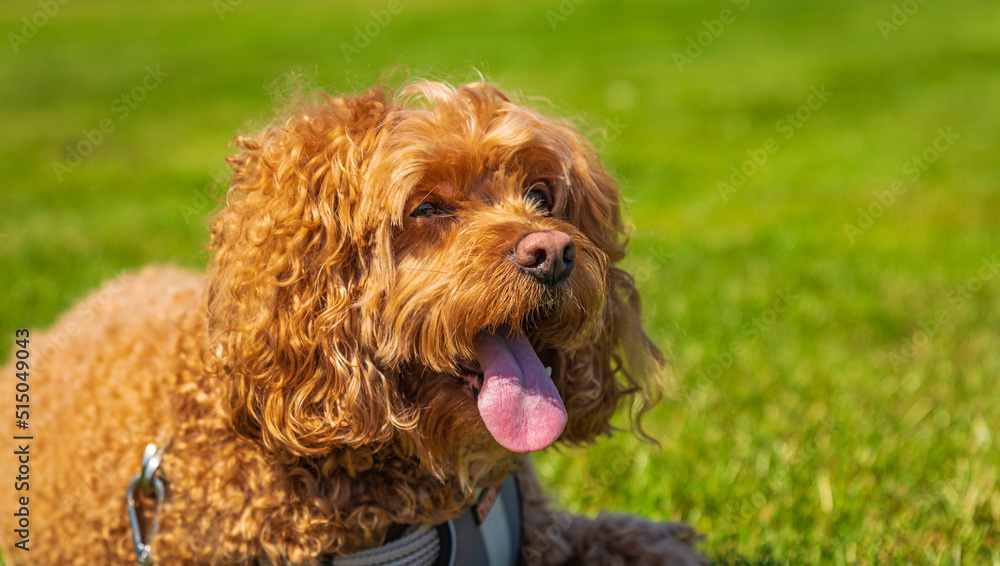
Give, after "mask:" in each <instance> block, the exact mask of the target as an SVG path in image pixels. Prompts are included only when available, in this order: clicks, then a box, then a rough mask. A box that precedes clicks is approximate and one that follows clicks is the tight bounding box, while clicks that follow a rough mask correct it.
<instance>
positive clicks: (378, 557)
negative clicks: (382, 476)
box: [318, 476, 521, 566]
mask: <svg viewBox="0 0 1000 566" xmlns="http://www.w3.org/2000/svg"><path fill="white" fill-rule="evenodd" d="M520 549H521V491H520V488H519V486H518V483H517V476H510V477H508V478H507V479H506V480H504V482H503V483H501V484H500V485H498V486H494V487H491V488H489V489H486V490H482V491H481V492H480V494H479V497H478V499H477V501H476V503H475V504H474V505H472V506H471V507H469V508H467V509H466V510H465V511H463V512H462V514H461V515H459V516H458V517H456V518H455V519H452V520H450V521H447V522H445V523H441V524H440V525H436V526H434V527H428V526H411V527H409V528H407V529H406V530H405V532H404V534H403V536H401V537H400V538H397V539H396V540H393V541H391V542H388V543H386V544H384V545H382V546H379V547H376V548H370V549H368V550H363V551H361V552H355V553H354V554H349V555H347V556H333V555H327V556H323V557H321V558H320V560H319V562H318V564H319V565H320V566H402V565H406V566H471V565H475V566H480V565H482V566H487V565H488V566H514V565H515V564H517V556H518V554H519V552H520Z"/></svg>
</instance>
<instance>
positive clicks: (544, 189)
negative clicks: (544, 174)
mask: <svg viewBox="0 0 1000 566" xmlns="http://www.w3.org/2000/svg"><path fill="white" fill-rule="evenodd" d="M550 190H551V189H550V188H549V184H548V183H546V182H545V181H537V182H535V183H534V184H532V185H531V186H530V187H528V193H527V194H526V195H525V196H526V197H527V199H528V201H529V202H531V203H532V204H533V205H534V206H535V207H536V208H538V209H540V210H542V211H543V212H552V198H551V197H550V196H549V194H550V193H549V191H550Z"/></svg>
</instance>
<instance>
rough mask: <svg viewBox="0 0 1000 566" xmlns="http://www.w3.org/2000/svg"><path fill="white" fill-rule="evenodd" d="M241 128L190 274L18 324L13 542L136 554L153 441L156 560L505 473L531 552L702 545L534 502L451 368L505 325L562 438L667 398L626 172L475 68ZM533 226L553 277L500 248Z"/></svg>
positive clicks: (314, 537) (92, 556)
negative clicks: (645, 304) (24, 342)
mask: <svg viewBox="0 0 1000 566" xmlns="http://www.w3.org/2000/svg"><path fill="white" fill-rule="evenodd" d="M237 144H238V146H239V148H240V152H239V153H238V154H237V155H235V156H233V157H231V158H230V164H231V166H232V168H233V170H234V175H233V181H232V187H231V189H230V191H229V194H228V196H227V198H226V202H225V205H224V207H223V209H222V210H221V211H220V212H219V213H218V214H217V215H216V216H215V217H214V218H213V220H212V222H211V228H212V247H213V249H214V250H215V256H214V260H213V263H212V266H211V268H210V270H209V273H208V277H207V278H205V277H203V276H200V275H196V274H193V273H188V272H184V271H180V270H176V269H172V268H155V267H154V268H147V269H145V270H143V271H141V272H140V273H138V274H137V275H130V276H124V277H122V278H120V279H119V280H116V281H113V282H112V283H110V284H109V285H108V286H106V287H105V288H103V289H102V290H101V291H98V292H97V293H96V294H95V295H94V297H93V298H91V299H88V300H87V301H85V302H84V303H82V304H81V305H80V306H78V307H77V308H76V309H74V310H73V311H71V312H70V313H68V314H67V315H66V316H65V317H63V318H62V319H61V320H60V321H59V322H58V323H57V324H56V326H55V327H54V328H52V329H51V330H50V331H49V332H48V333H47V334H45V335H43V336H36V337H33V338H32V342H31V347H32V349H33V351H37V352H40V354H39V355H37V356H35V358H34V359H36V360H37V359H39V358H44V359H43V360H42V362H41V363H39V364H36V365H35V366H34V367H33V368H32V377H31V379H32V388H33V389H32V391H33V394H34V395H35V401H36V403H37V406H38V407H39V408H41V409H40V412H38V413H36V414H35V415H33V416H32V421H31V422H32V427H33V431H32V432H33V433H34V434H35V435H36V437H37V438H38V440H37V441H36V442H35V443H34V444H33V448H32V449H33V450H35V452H33V453H32V478H33V483H32V492H31V505H32V513H33V520H34V522H33V530H32V539H31V547H32V550H31V551H30V552H28V553H25V552H23V551H19V550H13V549H11V545H12V544H13V540H12V535H11V533H12V529H13V526H12V524H11V522H10V521H11V516H10V514H9V513H4V514H0V540H2V541H3V544H4V548H5V552H6V553H7V556H8V560H10V561H13V563H15V564H20V563H25V564H29V563H31V564H55V563H65V564H118V563H121V564H125V563H131V561H132V560H134V555H133V553H132V548H131V542H130V535H129V528H128V522H127V518H126V515H125V508H124V501H123V495H124V490H125V486H126V485H127V483H128V480H129V479H130V478H131V476H132V475H134V474H135V473H136V472H137V471H138V470H137V468H138V464H139V462H138V461H139V459H140V455H141V453H142V450H143V447H144V446H145V445H146V443H148V442H152V441H157V442H161V443H167V442H169V448H168V451H167V453H166V456H165V458H164V460H163V464H162V466H161V472H162V475H163V477H164V478H165V479H166V481H167V483H168V488H169V489H168V496H167V499H166V502H165V504H164V507H163V509H162V512H161V516H160V534H159V535H158V536H157V538H156V541H155V546H154V548H155V556H156V559H157V563H158V564H256V563H257V562H256V561H257V560H258V558H261V557H263V558H265V559H266V560H269V561H270V563H273V564H282V563H288V562H293V563H303V564H308V563H310V562H312V561H314V560H315V558H316V557H317V556H318V555H320V554H321V553H349V552H353V551H357V550H360V549H364V548H368V547H372V546H375V545H378V544H380V543H381V542H382V541H383V539H384V537H385V536H386V533H387V531H388V529H389V527H390V526H391V525H392V524H394V523H404V524H435V523H439V522H441V521H444V520H447V519H449V518H452V517H455V516H456V515H457V514H458V513H460V512H461V510H462V509H464V508H465V507H467V506H468V505H469V504H471V503H472V501H473V497H474V494H475V490H476V489H477V488H478V487H482V486H488V485H493V484H496V483H498V482H500V481H501V480H502V479H503V478H504V477H505V476H507V475H509V474H511V473H519V474H520V475H521V479H522V485H523V486H524V491H525V550H524V552H523V553H522V561H524V562H526V563H530V564H583V563H588V564H589V563H602V564H618V563H636V564H663V563H677V564H694V563H701V559H700V558H699V557H698V556H697V555H696V554H694V553H693V552H692V550H691V549H692V548H693V546H694V542H695V535H694V533H693V532H692V531H691V530H690V529H689V528H688V527H685V526H682V525H659V524H656V523H651V522H647V521H644V520H642V519H637V518H630V517H621V516H601V517H598V518H597V519H586V518H583V517H576V516H568V515H560V514H559V513H558V512H555V511H553V510H551V509H550V508H549V507H548V505H547V504H546V503H545V500H544V498H543V497H542V496H541V493H540V490H539V488H538V485H537V481H536V480H535V479H534V476H533V473H532V471H531V469H530V461H529V460H528V459H526V458H525V457H524V456H523V455H521V454H515V453H513V452H511V451H509V450H507V449H506V448H504V447H503V446H501V445H500V444H499V443H498V442H497V441H496V440H494V437H493V436H492V435H491V431H490V430H488V429H487V427H486V426H485V425H484V422H483V419H482V418H481V416H480V412H479V409H477V404H476V396H477V394H478V393H479V392H478V390H477V388H476V384H475V383H470V379H469V378H462V379H456V376H460V375H461V374H462V372H463V371H464V370H463V364H468V363H475V362H476V360H477V350H476V346H475V344H474V342H475V341H476V340H477V335H481V333H482V332H495V333H502V332H515V331H522V332H523V333H524V334H525V335H526V336H527V337H528V339H529V340H530V343H531V345H532V347H533V349H534V350H535V352H537V355H538V357H539V359H540V360H541V361H542V362H543V363H544V364H546V365H548V366H550V367H551V368H552V381H553V383H554V384H555V388H556V389H557V390H558V393H559V396H560V397H561V399H562V401H563V403H564V405H565V410H566V415H567V420H566V424H565V428H564V429H563V430H562V434H561V436H559V441H560V442H565V443H572V444H579V443H585V442H588V441H590V440H592V439H593V438H594V437H595V436H597V435H601V434H607V433H609V432H610V431H611V426H610V424H609V419H610V418H611V416H612V414H613V413H614V412H615V411H616V410H617V409H618V408H619V407H621V406H622V405H623V403H624V402H625V401H626V400H629V399H632V398H633V397H636V398H638V399H639V400H640V401H639V403H638V405H635V404H632V403H629V405H630V408H635V407H638V410H637V411H636V414H635V415H634V416H635V418H636V419H638V417H639V416H641V413H642V412H643V411H644V410H645V409H646V408H648V406H649V405H650V404H652V403H653V402H655V401H656V397H655V396H656V394H655V387H653V386H652V385H651V384H650V383H651V382H650V379H651V377H653V376H656V375H657V374H658V373H659V372H660V370H661V369H662V367H661V366H662V358H661V355H660V353H659V351H658V350H657V349H656V347H655V346H654V345H653V344H652V342H651V341H650V340H649V339H648V338H647V337H646V334H645V333H644V332H643V330H642V327H641V316H640V304H639V298H638V294H637V293H636V290H635V286H634V284H633V282H632V279H631V277H630V276H629V275H628V274H627V273H625V272H624V271H622V270H621V269H619V268H618V267H616V264H617V263H618V262H619V261H620V260H621V259H622V258H623V257H624V255H625V242H624V234H623V225H622V218H621V211H620V203H619V195H618V192H617V189H616V188H615V185H614V183H613V181H612V179H611V178H610V176H609V175H608V174H607V173H606V172H605V171H604V169H603V167H602V166H601V164H600V162H599V160H598V158H597V156H596V154H595V152H594V151H593V149H592V147H591V146H590V145H589V144H588V142H587V141H586V140H585V139H584V138H583V137H582V136H581V135H580V134H579V133H578V132H577V131H576V130H575V129H574V128H572V127H571V126H570V125H568V124H567V123H565V122H562V121H559V120H553V119H550V118H546V117H544V116H542V115H540V114H538V113H536V112H534V111H532V110H529V109H527V108H525V107H523V106H519V105H517V104H514V103H511V102H510V101H509V100H508V98H507V97H506V96H505V95H503V94H501V93H500V92H499V91H497V90H495V89H494V88H492V87H489V86H486V85H482V84H470V85H465V86H463V87H460V88H452V87H450V86H447V85H444V84H441V83H418V84H413V85H410V86H407V87H404V88H402V89H400V90H399V91H392V90H391V89H387V88H381V89H371V90H369V91H366V92H365V93H363V94H361V95H359V96H355V97H343V98H326V100H325V101H324V102H322V103H318V104H314V105H312V106H306V107H302V108H299V109H298V110H297V111H296V112H294V113H293V114H292V115H291V116H290V117H288V118H287V119H286V120H284V122H283V123H280V124H275V125H273V126H272V127H269V128H267V129H265V130H264V131H263V132H261V133H259V134H258V135H256V136H252V137H240V138H237ZM539 183H540V184H539ZM531 186H535V187H542V189H540V190H542V191H543V192H544V196H545V197H546V198H547V201H546V202H545V204H546V206H545V207H543V206H541V205H540V204H539V202H540V201H538V200H537V199H536V200H532V199H531V198H529V197H530V195H529V194H527V193H526V187H531ZM543 200H544V199H543ZM422 203H433V204H434V207H436V208H435V210H437V211H439V212H440V214H439V213H435V214H433V215H414V214H415V213H414V211H415V209H416V208H417V207H419V206H421V205H422ZM539 231H543V232H544V231H548V232H561V233H563V234H566V235H568V236H569V237H570V238H572V240H573V242H575V246H576V250H577V255H576V261H575V268H574V269H573V270H572V273H571V274H570V275H569V277H568V278H567V279H565V280H564V281H562V282H560V283H558V284H557V285H556V284H540V283H539V281H537V280H535V279H532V277H530V276H526V275H525V273H524V270H521V269H519V267H518V265H517V264H516V262H514V261H512V260H511V254H512V251H511V250H512V249H515V248H516V246H517V245H518V242H519V241H520V239H521V238H523V237H524V236H525V235H526V234H530V233H533V232H539ZM4 371H5V373H4V375H9V374H10V373H11V369H10V367H8V368H6V369H5V370H4ZM472 381H474V380H472ZM9 421H10V419H0V435H2V436H4V437H10V436H11V435H12V434H13V431H12V430H9V429H8V428H4V427H10V426H11V424H12V423H10V422H9ZM0 463H2V466H3V469H4V470H10V469H11V467H12V466H13V461H12V460H11V458H10V454H9V453H4V454H2V455H0ZM12 487H13V486H11V485H8V484H7V482H4V483H3V485H2V486H0V500H2V501H11V500H14V497H15V495H14V492H13V491H12ZM563 523H565V526H561V525H562V524H563ZM556 527H558V528H556ZM552 533H557V534H555V535H553V534H552ZM542 547H544V548H542ZM532 550H534V551H532Z"/></svg>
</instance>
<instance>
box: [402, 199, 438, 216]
mask: <svg viewBox="0 0 1000 566" xmlns="http://www.w3.org/2000/svg"><path fill="white" fill-rule="evenodd" d="M444 213H445V211H444V210H443V209H442V208H441V207H440V206H438V205H436V204H434V203H433V202H422V203H420V204H418V205H417V208H414V209H413V212H411V213H410V216H412V217H414V218H420V217H422V216H437V215H439V214H444Z"/></svg>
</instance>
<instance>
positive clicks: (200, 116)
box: [0, 0, 1000, 564]
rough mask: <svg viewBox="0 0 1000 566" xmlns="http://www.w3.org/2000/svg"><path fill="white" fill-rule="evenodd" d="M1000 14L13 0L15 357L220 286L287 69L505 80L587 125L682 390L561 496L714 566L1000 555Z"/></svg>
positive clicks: (934, 7) (3, 227)
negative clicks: (178, 292)
mask: <svg viewBox="0 0 1000 566" xmlns="http://www.w3.org/2000/svg"><path fill="white" fill-rule="evenodd" d="M998 24H1000V4H997V3H996V2H989V1H986V0H982V1H976V0H952V1H950V2H947V3H946V2H940V1H937V0H930V1H927V0H905V1H903V0H877V1H874V2H873V1H861V0H841V1H838V2H832V1H825V2H796V1H792V0H773V1H770V2H766V3H765V2H762V1H758V0H678V1H666V2H656V3H652V2H650V3H643V2H630V1H625V2H611V1H600V0H586V1H583V0H542V1H524V2H485V3H466V2H457V1H453V2H449V1H439V2H419V3H418V2H412V1H410V0H393V1H391V2H383V1H381V0H374V1H371V2H362V3H350V4H347V3H344V5H340V6H337V7H332V6H331V4H330V3H328V2H319V1H313V2H308V1H307V2H296V3H285V4H284V5H280V6H279V4H277V3H264V2H258V1H253V0H199V1H187V0H184V1H174V2H169V3H167V2H158V3H130V2H108V1H99V0H92V1H87V2H84V1H82V0H77V1H72V2H71V1H68V0H40V1H37V2H4V3H2V4H0V31H2V32H3V33H4V35H5V38H6V41H5V42H4V43H3V44H2V45H0V124H2V128H3V135H2V136H0V171H2V173H3V177H2V181H0V211H2V212H0V214H2V216H0V273H2V282H3V284H2V285H0V325H2V326H0V337H3V336H6V337H8V338H5V339H3V340H2V341H0V344H2V345H0V355H2V356H3V357H6V356H7V355H8V353H9V352H10V349H11V346H12V343H13V339H14V338H13V336H14V329H15V328H18V327H29V328H31V329H42V328H44V327H46V326H48V325H49V324H51V323H52V322H53V320H54V319H55V317H56V316H57V315H58V313H60V312H61V311H63V310H64V309H66V308H67V307H68V306H69V305H71V304H72V303H74V302H75V301H77V300H79V299H80V298H81V297H82V296H84V295H85V294H86V293H87V292H88V290H92V289H94V288H95V287H96V286H97V285H98V284H100V282H102V281H104V280H107V279H110V278H113V277H115V276H116V275H117V274H119V273H120V272H121V271H122V270H129V269H134V268H136V267H138V266H141V265H143V264H147V263H151V262H159V263H175V264H180V265H183V266H187V267H190V268H193V269H198V270H201V269H204V267H205V266H206V264H207V262H208V254H207V252H206V251H205V245H206V243H207V240H208V234H207V230H206V223H205V217H206V215H207V214H209V213H210V212H211V211H212V210H214V209H215V201H214V200H213V199H212V194H213V191H214V193H215V194H216V195H218V194H220V192H221V191H222V190H223V189H224V186H225V182H226V181H227V177H226V174H227V168H226V166H225V162H224V159H225V157H226V155H227V154H228V153H229V152H230V151H231V150H232V148H231V147H230V146H228V145H227V144H228V143H229V140H230V139H231V138H232V137H233V136H234V135H236V134H238V133H241V132H247V131H251V130H252V129H253V128H254V127H257V126H260V125H261V124H264V123H266V122H267V120H268V119H269V118H270V117H271V116H272V112H273V107H274V104H275V93H279V96H278V98H280V93H281V92H282V88H283V87H282V86H281V85H282V84H284V83H285V77H287V76H288V75H289V74H290V73H297V74H298V75H300V76H302V77H305V81H306V82H308V83H310V84H314V85H316V86H317V88H321V89H323V90H325V91H327V92H330V93H334V94H339V93H347V92H355V91H359V90H363V89H365V88H367V87H369V86H372V85H373V84H375V83H376V82H377V81H378V80H379V79H380V77H385V76H386V73H387V71H392V73H391V76H392V77H395V79H393V80H394V81H396V82H400V81H405V80H406V76H410V77H412V78H433V79H443V80H447V81H450V82H454V83H462V82H467V81H470V80H478V77H479V76H480V75H482V76H483V77H485V78H486V79H487V80H488V81H491V82H493V83H495V84H498V85H500V86H501V87H502V88H504V89H505V90H508V91H511V92H515V93H519V94H520V95H521V96H522V97H524V99H527V100H536V99H538V100H539V101H538V102H537V104H538V106H539V107H541V108H543V109H544V110H545V111H546V112H548V113H550V114H551V113H558V114H560V115H562V116H565V117H568V118H571V119H573V120H574V121H575V122H576V123H578V124H580V125H581V127H582V128H583V129H584V131H586V132H588V133H589V134H590V137H591V139H592V140H593V142H594V144H595V145H596V146H597V147H598V149H599V150H600V152H601V154H602V156H603V157H604V159H605V160H606V163H607V164H608V166H609V168H610V169H611V171H612V172H613V173H614V175H615V176H616V177H617V178H618V179H619V181H620V184H621V188H622V191H623V193H624V194H625V195H626V196H627V198H628V199H629V201H630V204H629V205H628V215H629V216H630V218H631V220H632V223H633V225H634V226H633V237H632V242H631V251H632V253H631V256H630V257H629V259H628V260H627V266H628V268H629V269H630V270H631V271H632V272H633V273H634V274H635V276H636V279H637V281H638V283H639V286H640V290H641V291H642V294H643V297H644V302H645V307H646V315H647V317H648V323H647V327H648V328H649V330H650V332H651V333H652V334H653V335H654V336H655V338H656V340H657V342H658V343H659V344H660V345H661V346H662V347H663V348H664V349H665V350H667V351H668V352H669V355H670V358H671V360H672V364H673V366H674V369H675V371H674V373H675V374H676V379H675V382H674V383H673V384H672V385H671V386H670V388H669V389H668V391H667V397H666V399H665V400H664V401H663V402H662V403H661V404H660V405H659V406H658V407H657V408H656V409H655V410H654V411H653V412H651V413H650V414H649V417H648V419H647V420H646V427H647V429H648V431H649V432H650V433H651V434H652V435H653V436H654V437H656V438H658V439H659V441H660V446H659V447H655V446H650V445H647V444H642V443H640V442H638V441H637V440H635V439H634V438H633V437H631V436H629V435H628V434H620V435H617V436H615V437H614V438H610V439H602V440H601V441H600V442H598V443H597V444H596V445H594V446H591V447H586V448H581V449H564V450H561V451H560V450H549V451H547V452H546V453H543V454H540V455H538V456H537V458H536V461H537V463H538V466H539V469H540V472H541V474H542V475H543V476H544V479H545V481H546V482H547V483H548V485H549V486H550V487H551V490H552V491H553V492H554V493H555V494H556V495H557V498H558V500H559V502H560V504H562V505H564V506H565V507H567V508H569V509H571V510H573V511H575V512H582V513H589V514H594V513H597V512H598V511H599V510H602V509H606V510H618V511H625V512H630V513H642V514H644V515H647V516H649V517H653V518H656V519H662V520H683V521H688V522H690V523H691V524H693V525H694V526H695V527H697V528H698V529H699V530H701V531H702V532H704V533H705V534H706V540H705V544H704V548H705V551H706V552H707V554H709V555H710V556H711V557H712V558H713V559H714V560H715V561H716V563H718V564H771V563H792V564H806V563H823V564H855V563H857V564H887V563H899V564H904V563H905V564H914V563H926V564H1000V550H998V549H1000V540H998V539H1000V532H998V525H1000V490H998V484H997V479H998V478H997V474H998V470H1000V451H998V450H997V442H998V441H1000V439H998V438H997V435H998V434H1000V387H998V386H997V374H998V369H1000V348H998V346H1000V343H998V339H997V336H998V332H1000V305H998V297H1000V278H998V277H997V275H998V272H1000V265H998V264H997V261H998V260H997V255H998V243H1000V230H998V228H1000V216H998V215H1000V193H998V188H1000V187H998V180H1000V170H998V163H997V162H998V157H1000V136H998V131H997V128H998V125H1000V28H998ZM11 380H12V376H2V377H0V383H6V384H10V383H11ZM12 389H13V387H12V386H11V391H12ZM6 390H7V389H6V386H4V391H6ZM3 395H4V405H2V406H4V407H5V406H7V405H6V404H7V403H8V402H9V400H8V399H6V393H4V394H3ZM41 402H42V401H39V403H41ZM4 418H6V417H4Z"/></svg>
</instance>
